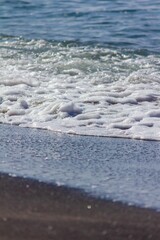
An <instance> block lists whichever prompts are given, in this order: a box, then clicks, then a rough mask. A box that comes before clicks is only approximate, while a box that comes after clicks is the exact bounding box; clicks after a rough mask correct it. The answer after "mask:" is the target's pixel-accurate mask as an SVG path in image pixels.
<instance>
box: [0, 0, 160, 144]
mask: <svg viewBox="0 0 160 240" xmlns="http://www.w3.org/2000/svg"><path fill="white" fill-rule="evenodd" d="M159 15H160V3H159V1H152V2H151V1H149V0H144V1H141V2H139V1H137V0H136V1H129V2H127V3H126V1H121V0H119V1H118V0H117V1H107V2H106V1H97V0H94V1H89V0H88V1H83V0H79V1H73V0H72V1H68V2H66V1H58V2H56V3H55V2H53V1H51V0H46V1H39V0H34V1H29V0H26V1H22V0H19V1H9V0H8V1H1V8H0V22H1V24H0V122H1V123H10V124H15V125H20V126H24V127H36V128H44V129H49V130H54V131H61V132H67V133H73V134H80V135H82V134H83V135H98V136H114V137H123V138H125V137H127V138H135V139H153V140H160V121H159V120H160V110H159V109H160V77H159V76H160V55H159V53H160V49H159V39H160V30H159V25H160V18H159Z"/></svg>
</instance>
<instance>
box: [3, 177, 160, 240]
mask: <svg viewBox="0 0 160 240" xmlns="http://www.w3.org/2000/svg"><path fill="white" fill-rule="evenodd" d="M0 189H1V191H0V236H1V237H0V239H1V240H9V239H12V240H22V239H23V240H32V239H33V240H49V239H55V240H63V239H65V240H66V239H70V240H72V239H73V240H74V239H96V240H101V239H108V240H115V239H116V240H121V239H124V240H127V239H133V240H140V239H145V240H147V239H153V240H157V239H158V238H159V236H160V213H158V212H156V211H154V210H149V209H142V208H136V207H133V206H132V207H131V206H130V207H129V206H126V205H124V204H121V203H113V202H112V201H106V200H100V199H97V198H93V197H91V196H88V195H86V194H84V193H83V192H81V191H77V190H75V189H69V188H65V187H57V186H54V185H52V184H46V183H42V182H41V183H40V182H38V181H34V180H30V179H24V178H18V177H10V176H8V175H4V174H1V175H0Z"/></svg>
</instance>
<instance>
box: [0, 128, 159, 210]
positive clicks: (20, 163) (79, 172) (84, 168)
mask: <svg viewBox="0 0 160 240" xmlns="http://www.w3.org/2000/svg"><path fill="white" fill-rule="evenodd" d="M0 143H1V144H0V159H1V161H0V170H1V172H4V173H9V174H11V176H23V177H29V178H34V179H38V180H39V181H45V182H51V183H56V184H57V185H65V186H69V187H74V188H78V189H83V190H84V191H86V192H87V193H89V194H93V195H94V196H97V197H101V198H105V199H112V200H114V201H122V202H125V203H127V204H133V205H138V206H143V207H148V208H154V209H157V210H160V188H159V185H160V161H159V153H160V143H159V142H156V141H136V140H127V139H119V138H115V139H113V138H102V137H87V136H85V137H84V136H73V135H68V134H58V133H56V134H55V133H53V132H51V131H40V130H35V129H23V128H19V127H15V126H9V125H8V126H6V125H0Z"/></svg>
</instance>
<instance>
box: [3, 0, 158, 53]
mask: <svg viewBox="0 0 160 240" xmlns="http://www.w3.org/2000/svg"><path fill="white" fill-rule="evenodd" d="M4 35H7V36H8V35H9V36H16V37H17V36H18V37H20V36H21V37H23V38H27V39H48V40H52V41H54V40H56V41H72V42H80V43H86V44H100V45H107V46H111V47H121V48H127V49H132V48H133V49H146V50H150V51H156V52H159V50H160V47H159V40H160V1H159V0H153V1H151V0H143V1H139V0H131V1H124V0H114V1H113V0H108V1H103V0H85V1H84V0H79V1H74V0H71V1H64V0H63V1H62V0H60V1H52V0H45V1H42V0H26V1H22V0H17V1H12V0H8V1H7V0H2V1H1V6H0V36H1V37H2V36H4Z"/></svg>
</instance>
